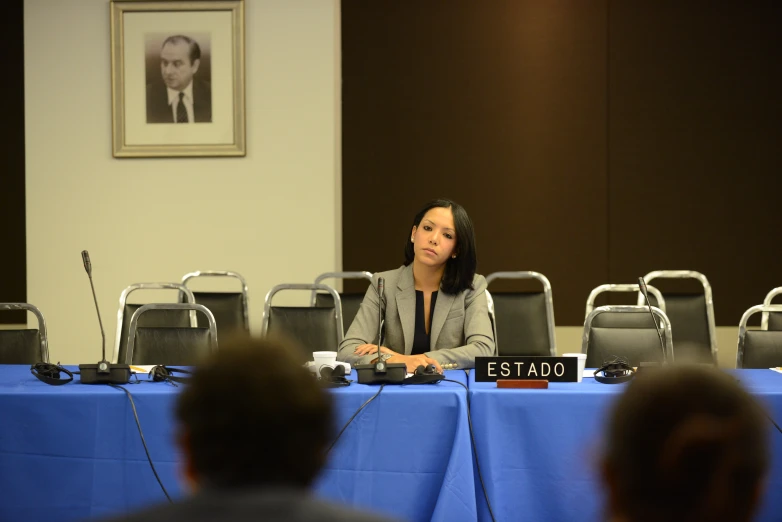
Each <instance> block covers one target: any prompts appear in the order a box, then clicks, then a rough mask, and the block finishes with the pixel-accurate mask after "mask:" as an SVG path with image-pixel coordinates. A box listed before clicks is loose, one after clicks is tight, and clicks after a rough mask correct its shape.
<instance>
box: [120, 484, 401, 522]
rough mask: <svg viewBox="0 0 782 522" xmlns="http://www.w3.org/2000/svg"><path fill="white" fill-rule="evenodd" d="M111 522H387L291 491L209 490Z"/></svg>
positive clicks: (378, 517)
mask: <svg viewBox="0 0 782 522" xmlns="http://www.w3.org/2000/svg"><path fill="white" fill-rule="evenodd" d="M110 520H111V522H163V521H166V522H168V521H170V520H187V521H188V522H221V521H223V520H230V521H231V522H250V521H252V522H257V521H259V520H263V521H264V522H310V521H312V522H390V520H389V519H387V518H383V517H380V516H375V515H371V514H369V513H365V512H362V511H357V510H353V509H349V508H346V507H341V506H338V505H336V504H332V503H330V502H326V501H323V500H320V499H316V498H315V497H313V496H311V495H310V494H309V493H307V492H305V491H299V490H294V489H287V488H285V489H276V488H275V489H269V488H265V489H248V490H239V491H235V490H233V491H227V490H226V491H218V490H213V491H208V492H202V493H198V494H196V495H194V496H192V497H187V498H185V499H183V500H181V501H176V502H174V503H173V504H160V505H157V506H153V507H151V508H147V509H146V510H144V511H139V512H137V513H135V514H132V515H129V516H126V517H119V518H112V519H110Z"/></svg>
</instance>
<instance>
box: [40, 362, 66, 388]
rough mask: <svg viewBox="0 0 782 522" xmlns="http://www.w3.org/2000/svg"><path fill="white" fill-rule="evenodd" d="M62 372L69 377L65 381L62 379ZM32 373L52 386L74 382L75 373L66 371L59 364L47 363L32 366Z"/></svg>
mask: <svg viewBox="0 0 782 522" xmlns="http://www.w3.org/2000/svg"><path fill="white" fill-rule="evenodd" d="M60 372H63V373H65V374H66V375H67V376H68V377H67V378H65V379H60ZM30 373H32V374H33V375H35V377H36V378H37V379H38V380H39V381H41V382H45V383H46V384H50V385H52V386H61V385H63V384H68V383H69V382H71V381H72V380H73V372H72V371H70V370H66V369H65V368H63V367H62V366H60V365H59V364H51V363H45V362H39V363H35V364H33V365H32V366H30Z"/></svg>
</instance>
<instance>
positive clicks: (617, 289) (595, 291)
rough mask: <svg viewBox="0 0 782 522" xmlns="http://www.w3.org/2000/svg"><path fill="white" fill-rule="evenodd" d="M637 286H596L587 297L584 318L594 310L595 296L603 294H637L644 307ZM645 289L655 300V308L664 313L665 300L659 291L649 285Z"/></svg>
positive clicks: (635, 284) (643, 300)
mask: <svg viewBox="0 0 782 522" xmlns="http://www.w3.org/2000/svg"><path fill="white" fill-rule="evenodd" d="M638 287H639V285H638V284H637V283H630V284H618V285H617V284H605V285H600V286H596V287H595V288H593V289H592V291H591V292H589V297H587V304H586V314H585V316H584V317H586V316H588V315H589V314H590V313H592V310H594V309H595V300H596V299H597V296H598V295H600V294H602V293H604V292H638V293H639V295H640V298H641V302H640V303H639V304H640V305H646V300H645V299H644V298H643V294H641V293H640V289H639V288H638ZM646 289H647V290H648V291H649V293H650V294H652V295H653V296H654V297H655V299H657V308H659V309H660V310H662V311H663V312H664V311H665V299H664V298H663V295H662V293H660V291H659V290H658V289H657V288H655V287H653V286H650V285H646Z"/></svg>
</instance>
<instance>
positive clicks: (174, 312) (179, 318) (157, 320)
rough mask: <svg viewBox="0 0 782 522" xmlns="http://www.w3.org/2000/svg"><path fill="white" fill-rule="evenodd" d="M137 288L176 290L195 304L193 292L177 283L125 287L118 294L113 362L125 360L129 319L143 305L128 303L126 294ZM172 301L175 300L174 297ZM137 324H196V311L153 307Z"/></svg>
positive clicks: (179, 325)
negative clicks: (152, 310)
mask: <svg viewBox="0 0 782 522" xmlns="http://www.w3.org/2000/svg"><path fill="white" fill-rule="evenodd" d="M138 290H177V291H178V292H181V293H182V294H183V295H185V298H186V299H187V302H188V303H189V304H196V302H195V297H194V296H193V292H191V291H190V289H189V288H187V287H186V286H184V285H180V284H178V283H136V284H134V285H130V286H129V287H127V288H126V289H125V290H123V291H122V294H120V296H119V310H118V311H117V336H116V339H115V341H114V357H113V361H114V362H121V361H124V360H126V352H127V346H128V331H129V325H130V319H131V318H132V317H133V314H135V313H136V310H138V309H139V308H141V307H142V306H143V304H132V303H128V296H129V295H130V294H132V293H133V292H136V291H138ZM174 301H176V299H175V300H174ZM138 326H145V327H155V326H157V327H164V326H168V327H180V328H183V327H187V326H191V327H195V326H198V322H197V319H196V313H195V312H194V311H193V310H190V309H188V310H183V309H155V310H154V312H152V313H147V314H144V316H143V317H142V318H141V320H140V323H139V325H138Z"/></svg>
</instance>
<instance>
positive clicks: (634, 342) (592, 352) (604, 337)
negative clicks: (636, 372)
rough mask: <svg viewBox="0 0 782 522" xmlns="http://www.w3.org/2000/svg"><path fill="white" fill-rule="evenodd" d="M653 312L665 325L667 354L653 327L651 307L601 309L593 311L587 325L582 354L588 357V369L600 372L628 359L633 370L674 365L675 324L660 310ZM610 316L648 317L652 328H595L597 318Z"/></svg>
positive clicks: (585, 324)
mask: <svg viewBox="0 0 782 522" xmlns="http://www.w3.org/2000/svg"><path fill="white" fill-rule="evenodd" d="M651 310H652V313H653V314H654V315H655V317H657V320H658V321H659V322H660V323H661V324H662V325H663V328H662V330H663V331H662V332H661V335H662V338H663V344H664V346H665V350H664V351H663V348H662V347H661V346H660V338H659V337H658V335H657V334H658V331H657V329H656V328H654V327H653V326H652V318H651V316H650V315H649V307H648V306H600V307H598V308H595V309H594V310H592V312H590V314H589V315H588V316H587V318H586V320H585V321H584V335H583V338H582V340H581V352H582V353H585V354H586V356H587V359H586V367H587V368H599V367H601V366H603V364H604V363H605V362H606V361H609V360H611V359H612V358H613V357H624V358H625V359H627V361H628V362H629V363H630V365H631V366H638V365H639V364H640V363H642V362H658V363H661V362H665V361H673V339H672V336H671V323H670V321H669V320H668V317H667V316H666V315H665V312H663V311H662V310H660V309H659V308H657V307H656V306H653V307H652V308H651ZM608 313H610V314H644V315H646V317H648V318H649V322H648V323H647V324H648V326H649V327H648V328H627V327H619V328H617V327H605V326H595V325H594V323H595V319H596V318H598V317H600V316H601V315H603V314H608ZM620 323H621V321H620ZM631 323H632V322H631ZM636 324H637V323H636Z"/></svg>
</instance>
